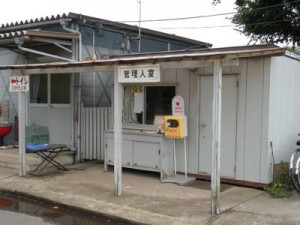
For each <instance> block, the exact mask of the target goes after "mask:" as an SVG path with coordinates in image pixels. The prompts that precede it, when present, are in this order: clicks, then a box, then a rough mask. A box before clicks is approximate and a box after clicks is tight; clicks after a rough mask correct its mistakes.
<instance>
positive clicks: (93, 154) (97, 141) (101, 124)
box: [81, 107, 111, 160]
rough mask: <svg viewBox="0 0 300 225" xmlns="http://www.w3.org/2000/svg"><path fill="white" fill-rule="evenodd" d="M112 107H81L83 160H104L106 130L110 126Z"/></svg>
mask: <svg viewBox="0 0 300 225" xmlns="http://www.w3.org/2000/svg"><path fill="white" fill-rule="evenodd" d="M110 109H111V108H110V107H95V108H84V107H82V108H81V152H82V155H81V157H82V159H83V160H85V159H88V160H104V143H105V141H104V131H105V130H107V129H109V127H110V120H111V118H110Z"/></svg>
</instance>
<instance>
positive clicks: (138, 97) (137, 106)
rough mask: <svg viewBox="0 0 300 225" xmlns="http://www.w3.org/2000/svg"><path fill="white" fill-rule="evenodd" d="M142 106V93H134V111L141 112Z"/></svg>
mask: <svg viewBox="0 0 300 225" xmlns="http://www.w3.org/2000/svg"><path fill="white" fill-rule="evenodd" d="M143 108H144V94H143V92H142V93H134V109H133V111H134V113H141V112H143Z"/></svg>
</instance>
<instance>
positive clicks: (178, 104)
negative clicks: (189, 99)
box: [172, 95, 185, 116]
mask: <svg viewBox="0 0 300 225" xmlns="http://www.w3.org/2000/svg"><path fill="white" fill-rule="evenodd" d="M172 115H173V116H184V115H185V113H184V101H183V98H182V97H181V96H179V95H176V96H175V97H174V98H173V99H172Z"/></svg>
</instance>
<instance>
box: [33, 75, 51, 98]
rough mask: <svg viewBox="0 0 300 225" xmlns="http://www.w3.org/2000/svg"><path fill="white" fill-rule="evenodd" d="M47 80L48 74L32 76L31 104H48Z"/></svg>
mask: <svg viewBox="0 0 300 225" xmlns="http://www.w3.org/2000/svg"><path fill="white" fill-rule="evenodd" d="M47 79H48V76H47V74H34V75H31V76H30V103H48V94H47V93H48V88H47V85H48V82H47Z"/></svg>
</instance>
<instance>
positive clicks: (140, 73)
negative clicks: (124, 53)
mask: <svg viewBox="0 0 300 225" xmlns="http://www.w3.org/2000/svg"><path fill="white" fill-rule="evenodd" d="M118 69H119V82H120V83H149V82H160V67H159V65H158V64H149V65H138V66H119V67H118Z"/></svg>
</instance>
